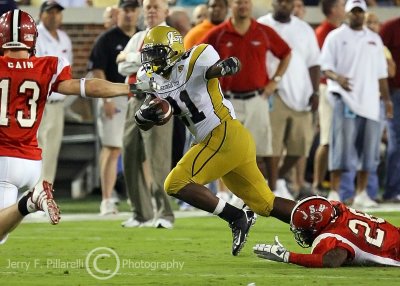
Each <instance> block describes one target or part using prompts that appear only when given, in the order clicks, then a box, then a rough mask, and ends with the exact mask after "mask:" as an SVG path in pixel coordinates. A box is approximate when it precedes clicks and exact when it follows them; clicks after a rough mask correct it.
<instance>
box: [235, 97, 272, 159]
mask: <svg viewBox="0 0 400 286" xmlns="http://www.w3.org/2000/svg"><path fill="white" fill-rule="evenodd" d="M229 100H230V101H231V102H232V105H233V108H234V109H235V114H236V118H237V119H238V120H239V121H240V122H241V123H242V124H243V125H244V127H246V128H247V129H249V131H250V133H251V135H252V136H253V138H254V142H255V143H256V154H257V156H260V157H266V156H270V155H271V154H272V135H271V134H272V133H271V132H272V131H271V122H270V118H269V107H268V100H267V99H265V98H263V97H262V96H255V97H253V98H250V99H245V100H243V99H229Z"/></svg>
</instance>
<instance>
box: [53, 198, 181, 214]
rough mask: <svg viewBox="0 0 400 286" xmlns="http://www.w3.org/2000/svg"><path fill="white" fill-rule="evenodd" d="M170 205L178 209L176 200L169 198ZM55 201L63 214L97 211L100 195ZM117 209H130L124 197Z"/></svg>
mask: <svg viewBox="0 0 400 286" xmlns="http://www.w3.org/2000/svg"><path fill="white" fill-rule="evenodd" d="M170 202H171V206H172V208H173V209H174V210H177V209H178V205H177V203H176V200H174V199H171V200H170ZM57 203H58V205H59V206H60V208H61V211H62V213H63V214H74V213H97V212H99V208H100V203H101V196H98V195H90V196H87V197H85V198H83V199H77V200H73V199H70V198H61V199H58V198H57ZM118 210H119V211H120V212H129V211H130V210H131V208H130V206H129V205H128V203H127V201H126V199H121V200H120V202H119V204H118Z"/></svg>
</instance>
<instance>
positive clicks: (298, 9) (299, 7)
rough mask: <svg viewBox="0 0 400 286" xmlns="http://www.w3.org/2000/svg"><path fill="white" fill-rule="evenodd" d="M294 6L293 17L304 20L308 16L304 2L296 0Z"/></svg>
mask: <svg viewBox="0 0 400 286" xmlns="http://www.w3.org/2000/svg"><path fill="white" fill-rule="evenodd" d="M293 4H294V7H293V15H294V16H296V17H298V18H300V19H302V20H304V17H305V16H306V7H305V6H304V2H303V0H294V1H293Z"/></svg>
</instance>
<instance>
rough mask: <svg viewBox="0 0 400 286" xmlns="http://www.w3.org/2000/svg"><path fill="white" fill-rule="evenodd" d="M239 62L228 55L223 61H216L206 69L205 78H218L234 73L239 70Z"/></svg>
mask: <svg viewBox="0 0 400 286" xmlns="http://www.w3.org/2000/svg"><path fill="white" fill-rule="evenodd" d="M240 68H241V64H240V61H239V59H238V58H236V57H229V58H227V59H225V60H223V61H218V62H216V63H215V64H213V65H212V66H211V67H209V68H208V70H207V71H206V79H212V78H218V77H223V76H228V75H234V74H235V73H237V72H239V71H240Z"/></svg>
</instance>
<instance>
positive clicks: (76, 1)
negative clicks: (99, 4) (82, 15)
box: [57, 0, 93, 7]
mask: <svg viewBox="0 0 400 286" xmlns="http://www.w3.org/2000/svg"><path fill="white" fill-rule="evenodd" d="M57 2H58V3H59V4H60V5H62V6H63V7H87V6H92V4H93V3H92V0H57Z"/></svg>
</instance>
